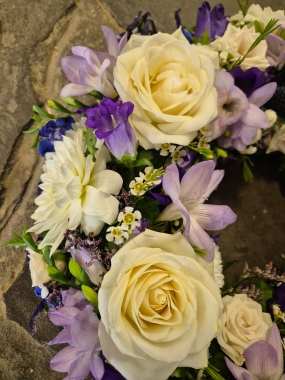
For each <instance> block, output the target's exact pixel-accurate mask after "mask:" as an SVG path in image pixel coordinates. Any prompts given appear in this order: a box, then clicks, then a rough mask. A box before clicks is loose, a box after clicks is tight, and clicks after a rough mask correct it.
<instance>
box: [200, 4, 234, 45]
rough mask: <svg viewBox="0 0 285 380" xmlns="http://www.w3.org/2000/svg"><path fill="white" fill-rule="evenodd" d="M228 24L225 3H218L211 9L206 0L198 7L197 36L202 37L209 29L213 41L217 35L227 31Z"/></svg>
mask: <svg viewBox="0 0 285 380" xmlns="http://www.w3.org/2000/svg"><path fill="white" fill-rule="evenodd" d="M227 25H228V21H227V19H226V17H225V14H224V7H223V5H222V4H217V5H215V7H214V8H213V10H212V11H211V7H210V4H209V3H208V2H207V1H204V2H203V3H202V6H201V7H200V8H199V9H198V15H197V21H196V28H195V37H197V38H200V37H201V36H202V35H203V34H204V33H205V32H206V30H208V31H209V36H210V41H211V42H212V41H214V39H215V37H216V36H222V35H223V34H224V33H225V30H226V28H227Z"/></svg>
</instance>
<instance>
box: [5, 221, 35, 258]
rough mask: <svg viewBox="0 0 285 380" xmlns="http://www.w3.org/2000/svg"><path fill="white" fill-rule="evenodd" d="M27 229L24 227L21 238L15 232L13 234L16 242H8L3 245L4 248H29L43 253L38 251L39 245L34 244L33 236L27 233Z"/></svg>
mask: <svg viewBox="0 0 285 380" xmlns="http://www.w3.org/2000/svg"><path fill="white" fill-rule="evenodd" d="M27 230H28V229H27V227H26V226H24V227H23V228H22V231H21V236H20V235H17V234H16V233H15V232H13V233H12V236H13V238H14V240H11V241H7V242H6V243H4V244H3V246H4V247H20V246H23V247H29V248H31V249H32V250H33V251H35V252H38V253H41V252H40V251H39V249H38V246H37V244H36V243H35V242H34V240H33V238H32V235H31V234H30V233H29V232H28V231H27Z"/></svg>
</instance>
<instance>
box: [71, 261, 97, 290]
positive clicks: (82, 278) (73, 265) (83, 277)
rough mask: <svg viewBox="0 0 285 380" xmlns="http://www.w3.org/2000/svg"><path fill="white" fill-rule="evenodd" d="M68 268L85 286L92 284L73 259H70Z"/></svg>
mask: <svg viewBox="0 0 285 380" xmlns="http://www.w3.org/2000/svg"><path fill="white" fill-rule="evenodd" d="M68 268H69V270H70V273H71V274H72V275H73V276H74V277H75V278H76V279H77V280H78V281H79V282H80V283H81V284H84V285H87V286H92V282H91V281H90V279H89V277H88V275H87V274H86V272H85V271H84V270H83V269H82V268H81V266H80V265H79V264H78V263H77V262H76V261H75V260H73V259H70V261H69V264H68ZM84 274H85V275H84Z"/></svg>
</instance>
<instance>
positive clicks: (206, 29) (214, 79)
mask: <svg viewBox="0 0 285 380" xmlns="http://www.w3.org/2000/svg"><path fill="white" fill-rule="evenodd" d="M238 3H239V6H240V9H241V10H240V11H239V13H238V14H236V15H234V16H231V17H225V15H224V8H223V6H222V5H221V4H219V5H216V6H215V7H214V8H213V9H212V10H211V8H210V5H209V4H208V2H203V4H202V6H201V7H200V8H199V10H198V16H197V22H196V26H195V27H193V28H188V27H186V26H184V25H182V23H181V19H180V16H179V12H180V10H178V11H176V12H175V19H176V23H177V30H176V31H174V33H173V34H166V33H161V32H158V31H157V30H156V27H155V23H154V22H153V20H151V19H150V18H149V17H150V14H149V13H146V14H143V13H142V12H139V14H138V16H137V17H136V18H135V20H134V21H133V23H132V24H130V25H129V26H128V27H127V29H126V32H125V33H122V34H121V35H115V33H114V32H113V31H112V30H111V29H109V28H107V27H105V26H102V32H103V33H104V35H105V38H106V41H107V47H108V53H105V52H104V53H102V52H95V51H93V50H91V49H89V48H87V47H82V46H75V47H73V48H72V53H73V55H72V56H68V57H64V58H62V61H61V65H62V69H63V71H64V73H65V74H66V76H67V78H68V80H69V81H70V83H69V84H67V85H66V86H64V88H63V89H62V90H61V98H62V103H63V104H64V105H63V104H61V103H58V102H56V101H54V100H48V101H47V107H46V109H45V110H44V109H42V108H40V107H37V106H34V108H33V109H34V115H33V117H32V118H33V119H34V120H35V121H36V123H37V124H36V126H35V127H34V128H32V129H30V130H29V131H27V132H26V133H28V134H31V133H35V136H36V137H35V140H34V143H33V147H34V148H35V147H37V148H38V151H39V154H40V155H41V156H43V157H44V159H45V162H44V166H43V174H42V175H41V182H40V185H39V192H38V196H37V198H36V200H35V203H36V205H37V209H36V211H35V212H34V214H33V215H32V216H31V217H32V219H33V220H34V224H33V226H32V227H31V228H30V229H28V230H27V228H23V230H22V232H21V234H20V235H18V234H16V233H13V240H12V241H10V242H7V243H6V244H5V245H6V246H24V247H25V250H26V253H27V255H28V257H29V268H30V272H31V277H32V285H33V287H34V290H35V293H36V295H37V296H38V297H40V298H41V302H40V303H39V306H38V308H37V309H36V311H35V312H34V314H33V316H32V318H31V327H32V333H34V332H35V330H36V318H37V317H38V316H39V315H40V314H41V313H42V312H44V313H46V314H47V316H48V317H49V319H50V320H51V321H52V322H53V323H54V324H55V325H57V326H62V327H63V329H62V331H61V332H60V333H59V334H58V335H57V336H56V338H55V339H53V340H52V341H51V342H50V343H49V344H51V345H52V344H60V343H66V344H67V346H66V347H65V348H63V349H62V350H61V351H60V352H59V353H57V354H56V355H55V357H54V358H53V359H52V360H51V363H50V366H51V368H52V369H53V370H55V371H58V372H68V375H67V376H66V377H65V379H75V378H76V379H77V380H84V379H85V378H86V377H87V376H88V375H90V376H91V378H93V379H96V380H102V379H103V380H110V379H113V380H115V379H124V378H125V379H127V380H140V379H153V378H155V379H157V380H165V379H168V378H169V379H174V378H181V379H201V378H203V377H205V378H207V379H215V380H223V379H227V378H229V377H230V376H233V377H234V378H236V379H244V378H246V379H256V378H257V379H264V378H271V379H276V380H279V379H281V378H282V379H283V378H284V376H285V374H283V372H284V360H283V356H284V352H283V350H284V348H283V346H284V342H283V340H284V338H283V336H285V284H284V282H285V274H279V273H278V272H277V271H276V269H275V268H273V265H272V263H270V264H268V265H267V266H266V268H265V269H264V270H261V269H260V268H258V267H256V268H253V269H250V268H249V267H248V265H247V264H245V269H244V271H243V273H242V274H241V276H240V278H239V280H238V281H237V282H236V283H235V284H228V283H227V282H225V281H224V274H223V272H224V271H225V270H226V269H227V268H228V267H229V266H230V265H232V264H233V262H231V263H223V262H222V258H221V254H220V252H219V247H218V235H215V234H213V232H212V231H220V230H222V229H223V228H225V227H227V226H228V225H229V224H231V223H234V222H235V220H236V215H235V213H234V212H233V211H232V210H231V209H230V208H229V207H228V206H226V205H212V204H209V203H207V199H208V197H209V195H210V194H211V193H212V192H213V191H214V190H215V189H216V188H217V186H218V185H219V183H220V182H221V181H222V179H223V176H224V171H223V170H219V169H215V167H216V164H217V162H218V161H219V160H231V159H232V160H235V161H238V162H239V163H242V165H243V175H244V179H245V180H246V181H251V180H252V179H253V176H252V173H251V169H250V167H251V164H252V162H251V159H250V157H251V155H253V154H257V153H260V152H266V153H271V152H274V151H280V152H281V153H283V154H284V153H285V121H284V118H285V92H284V87H285V64H284V63H285V14H284V11H283V10H279V11H276V12H273V11H272V9H271V8H269V7H267V8H264V9H262V8H261V7H260V6H259V5H251V6H250V7H248V4H247V1H240V0H238ZM87 94H88V95H89V96H88V97H85V99H87V100H86V101H85V103H86V104H85V103H83V102H82V101H81V100H78V99H77V98H76V97H78V96H81V95H87ZM53 110H54V111H55V112H54V111H53ZM283 154H281V155H280V170H284V169H285V159H284V155H283ZM31 233H36V235H37V236H36V237H35V235H33V236H32V235H31ZM256 279H258V280H259V282H258V283H257V282H256ZM282 339H283V340H282Z"/></svg>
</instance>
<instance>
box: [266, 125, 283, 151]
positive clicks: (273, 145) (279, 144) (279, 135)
mask: <svg viewBox="0 0 285 380" xmlns="http://www.w3.org/2000/svg"><path fill="white" fill-rule="evenodd" d="M276 150H279V152H282V153H284V154H285V124H283V125H282V127H281V128H280V129H279V130H278V131H277V132H276V133H275V134H274V136H273V137H272V139H271V140H270V143H269V146H268V148H267V151H266V153H271V152H275V151H276Z"/></svg>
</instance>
